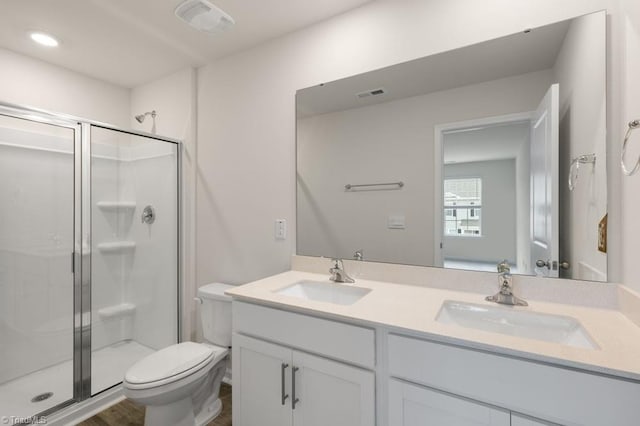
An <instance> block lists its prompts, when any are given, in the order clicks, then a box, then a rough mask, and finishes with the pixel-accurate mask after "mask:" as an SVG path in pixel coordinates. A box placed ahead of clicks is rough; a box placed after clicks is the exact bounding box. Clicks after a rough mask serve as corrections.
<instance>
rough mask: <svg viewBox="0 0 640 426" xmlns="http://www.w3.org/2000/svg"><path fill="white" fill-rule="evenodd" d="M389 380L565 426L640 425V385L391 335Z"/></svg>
mask: <svg viewBox="0 0 640 426" xmlns="http://www.w3.org/2000/svg"><path fill="white" fill-rule="evenodd" d="M388 355H389V374H390V375H391V376H393V377H397V378H401V379H405V380H408V381H411V382H415V383H421V384H424V385H427V386H430V387H433V388H436V389H441V390H443V391H446V392H450V393H453V394H456V395H461V396H464V397H467V398H472V399H475V400H478V401H483V402H486V403H489V404H492V405H496V406H499V407H505V408H508V409H509V410H512V411H517V412H520V413H524V414H527V415H530V416H534V417H539V418H543V419H547V420H550V421H553V422H556V423H561V424H574V425H577V424H579V425H605V424H611V425H613V424H615V425H617V426H622V425H630V426H631V425H637V424H638V419H639V418H640V404H638V401H640V384H639V383H636V382H631V381H624V380H616V379H613V378H610V377H605V376H599V375H595V374H589V373H584V372H580V371H576V370H569V369H566V368H560V367H554V366H551V365H545V364H539V363H535V362H529V361H524V360H520V359H515V358H510V357H507V356H500V355H493V354H489V353H486V352H480V351H474V350H470V349H464V348H461V347H457V346H449V345H443V344H439V343H434V342H430V341H425V340H420V339H415V338H409V337H403V336H398V335H393V334H391V335H389V354H388Z"/></svg>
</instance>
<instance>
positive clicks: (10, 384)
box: [0, 115, 79, 422]
mask: <svg viewBox="0 0 640 426" xmlns="http://www.w3.org/2000/svg"><path fill="white" fill-rule="evenodd" d="M78 132H79V131H78V129H77V128H75V127H73V126H70V127H64V126H58V125H52V124H45V123H41V122H37V121H32V120H25V119H21V118H16V117H12V116H7V115H0V200H1V201H0V342H2V343H0V418H5V419H9V420H8V421H10V422H17V421H19V418H26V417H31V416H34V415H36V414H38V413H42V412H44V411H47V410H49V409H51V408H53V407H55V406H56V405H59V404H61V403H64V402H66V401H69V400H71V399H72V398H73V390H74V388H73V356H74V351H73V344H74V341H73V337H74V335H73V332H74V315H73V312H74V304H73V301H74V287H73V283H74V281H73V278H74V277H73V270H72V262H71V260H72V252H73V250H74V248H73V247H74V156H75V155H76V150H75V146H76V145H75V140H76V135H77V133H78ZM12 419H13V420H12Z"/></svg>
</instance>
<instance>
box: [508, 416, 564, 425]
mask: <svg viewBox="0 0 640 426" xmlns="http://www.w3.org/2000/svg"><path fill="white" fill-rule="evenodd" d="M511 426H558V424H557V423H549V422H545V421H544V420H540V419H534V418H533V417H525V416H522V415H520V414H511Z"/></svg>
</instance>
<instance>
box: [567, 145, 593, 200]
mask: <svg viewBox="0 0 640 426" xmlns="http://www.w3.org/2000/svg"><path fill="white" fill-rule="evenodd" d="M580 164H596V154H585V155H580V156H578V157H576V158H574V159H573V160H571V166H570V167H569V191H573V190H574V189H575V187H576V182H578V171H579V170H580Z"/></svg>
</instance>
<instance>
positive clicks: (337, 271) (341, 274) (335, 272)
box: [329, 258, 356, 283]
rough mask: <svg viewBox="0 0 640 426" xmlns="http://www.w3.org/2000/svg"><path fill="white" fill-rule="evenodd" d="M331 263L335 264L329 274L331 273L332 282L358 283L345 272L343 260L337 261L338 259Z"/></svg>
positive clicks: (332, 260)
mask: <svg viewBox="0 0 640 426" xmlns="http://www.w3.org/2000/svg"><path fill="white" fill-rule="evenodd" d="M331 263H333V267H332V268H331V269H329V272H330V273H331V278H329V279H330V280H331V281H333V282H336V283H355V282H356V280H354V279H353V278H351V277H350V276H349V275H347V273H346V272H345V271H344V265H343V263H342V259H336V258H334V259H331Z"/></svg>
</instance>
